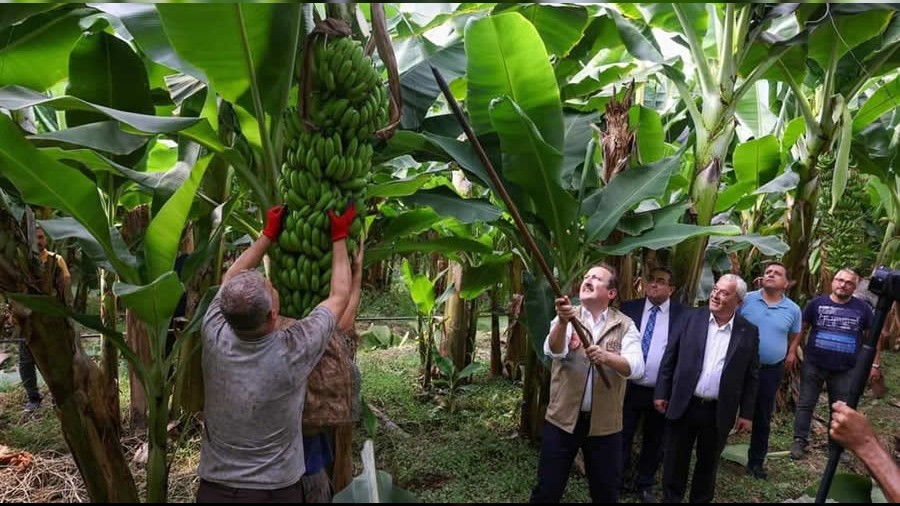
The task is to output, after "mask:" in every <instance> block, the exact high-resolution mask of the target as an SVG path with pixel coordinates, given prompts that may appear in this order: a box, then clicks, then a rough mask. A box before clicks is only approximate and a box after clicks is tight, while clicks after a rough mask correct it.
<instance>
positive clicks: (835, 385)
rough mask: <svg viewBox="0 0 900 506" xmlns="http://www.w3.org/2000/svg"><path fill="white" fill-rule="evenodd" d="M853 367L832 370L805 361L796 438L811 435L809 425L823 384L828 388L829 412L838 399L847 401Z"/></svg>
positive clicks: (795, 415)
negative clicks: (843, 369)
mask: <svg viewBox="0 0 900 506" xmlns="http://www.w3.org/2000/svg"><path fill="white" fill-rule="evenodd" d="M852 375H853V369H848V370H846V371H832V370H830V369H823V368H821V367H817V366H815V365H813V364H812V363H811V362H810V361H809V360H804V361H803V367H802V368H801V369H800V396H799V399H797V410H796V412H795V413H794V439H802V440H803V441H806V440H807V438H808V437H809V425H810V424H811V423H812V414H813V411H814V410H815V409H816V402H818V400H819V394H820V393H821V392H822V384H823V383H825V385H826V386H827V388H828V412H829V413H830V412H831V405H832V404H833V403H835V402H837V401H846V400H847V396H848V395H849V394H850V383H851V380H852V377H851V376H852Z"/></svg>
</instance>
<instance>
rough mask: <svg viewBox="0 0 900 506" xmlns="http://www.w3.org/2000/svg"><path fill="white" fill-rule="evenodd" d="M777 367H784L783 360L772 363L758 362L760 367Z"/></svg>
mask: <svg viewBox="0 0 900 506" xmlns="http://www.w3.org/2000/svg"><path fill="white" fill-rule="evenodd" d="M778 367H784V360H782V361H781V362H775V363H774V364H759V368H760V369H776V368H778Z"/></svg>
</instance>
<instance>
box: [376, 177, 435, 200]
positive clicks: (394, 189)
mask: <svg viewBox="0 0 900 506" xmlns="http://www.w3.org/2000/svg"><path fill="white" fill-rule="evenodd" d="M432 177H433V175H432V174H416V175H415V176H411V177H407V178H403V179H391V180H390V181H385V182H384V183H378V184H373V185H371V186H369V187H367V188H366V197H367V198H378V197H380V198H391V197H405V196H407V195H412V194H414V193H416V191H418V190H419V188H421V187H422V186H424V185H425V184H427V183H429V182H430V181H431V179H432Z"/></svg>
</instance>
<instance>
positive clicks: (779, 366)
mask: <svg viewBox="0 0 900 506" xmlns="http://www.w3.org/2000/svg"><path fill="white" fill-rule="evenodd" d="M789 284H790V280H789V278H788V273H787V268H786V267H785V266H784V264H782V263H780V262H770V263H768V264H767V265H766V270H765V273H764V274H763V276H762V288H761V289H759V290H757V291H755V292H750V293H748V294H747V296H746V297H745V298H744V303H743V305H741V307H740V309H739V312H740V314H741V316H743V317H744V318H746V319H747V320H749V321H750V322H751V323H753V324H754V325H756V326H757V327H758V328H759V391H758V393H757V396H756V409H755V410H754V415H753V434H752V436H751V437H750V449H749V450H748V452H747V474H751V475H753V476H754V477H756V478H758V479H763V480H764V479H766V477H767V476H768V475H767V473H766V471H765V469H764V467H763V463H764V461H765V458H766V453H767V452H768V449H769V430H770V428H771V422H772V411H773V410H774V409H775V394H776V393H777V392H778V387H779V386H780V385H781V378H782V376H783V375H784V368H785V367H784V358H785V355H786V354H787V349H788V343H789V342H790V341H791V340H792V339H794V338H796V337H797V336H798V335H799V334H800V327H801V322H802V316H801V314H800V306H798V305H797V304H796V303H794V301H792V300H791V299H789V298H788V296H787V295H785V294H784V291H785V290H786V289H787V287H788V285H789Z"/></svg>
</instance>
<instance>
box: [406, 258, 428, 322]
mask: <svg viewBox="0 0 900 506" xmlns="http://www.w3.org/2000/svg"><path fill="white" fill-rule="evenodd" d="M400 270H401V272H402V273H403V282H404V283H406V288H407V289H408V290H409V296H410V297H412V300H413V303H414V304H415V305H416V309H417V310H418V311H419V314H420V315H431V311H432V310H433V309H434V300H435V299H434V283H432V282H431V280H430V279H428V277H427V276H425V275H423V274H415V273H413V271H412V267H410V265H409V259H407V258H404V259H403V264H402V265H401V269H400Z"/></svg>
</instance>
